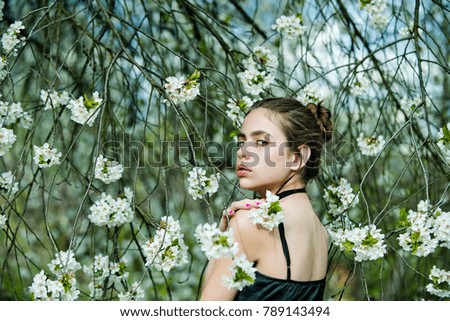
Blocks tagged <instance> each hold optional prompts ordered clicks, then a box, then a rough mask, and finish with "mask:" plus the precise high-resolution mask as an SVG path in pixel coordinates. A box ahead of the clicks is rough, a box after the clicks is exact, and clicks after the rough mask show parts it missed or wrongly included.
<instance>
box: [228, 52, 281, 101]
mask: <svg viewBox="0 0 450 321" xmlns="http://www.w3.org/2000/svg"><path fill="white" fill-rule="evenodd" d="M242 63H243V65H244V66H245V67H246V69H245V70H244V71H243V72H240V73H238V74H237V76H238V78H239V80H240V81H241V82H242V84H243V86H244V90H245V92H247V93H248V94H251V95H255V96H256V95H259V94H260V93H261V92H262V91H263V90H264V89H266V88H268V87H269V86H270V84H271V83H272V82H273V81H274V80H275V77H274V76H273V74H272V73H271V72H269V71H268V70H267V68H276V67H277V65H278V60H277V57H276V56H275V55H274V54H272V52H271V51H270V50H269V49H267V48H264V47H262V46H257V47H255V48H254V49H253V54H252V56H251V57H249V58H246V59H244V60H243V62H242Z"/></svg>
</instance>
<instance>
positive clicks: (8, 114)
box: [0, 101, 33, 129]
mask: <svg viewBox="0 0 450 321" xmlns="http://www.w3.org/2000/svg"><path fill="white" fill-rule="evenodd" d="M18 120H20V122H19V126H20V127H22V128H25V129H28V128H30V127H31V125H32V123H33V119H32V118H31V116H30V114H28V112H24V111H23V108H22V104H21V103H20V102H18V103H11V104H9V103H7V102H4V101H0V124H2V125H3V126H9V125H14V124H15V123H17V121H18Z"/></svg>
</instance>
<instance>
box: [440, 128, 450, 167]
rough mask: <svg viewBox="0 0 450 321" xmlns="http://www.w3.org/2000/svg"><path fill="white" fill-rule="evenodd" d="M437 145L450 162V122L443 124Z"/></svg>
mask: <svg viewBox="0 0 450 321" xmlns="http://www.w3.org/2000/svg"><path fill="white" fill-rule="evenodd" d="M437 146H438V147H439V149H440V150H441V153H442V155H443V156H444V159H445V161H446V162H447V163H450V123H448V124H447V125H444V126H442V128H441V129H439V132H438V134H437Z"/></svg>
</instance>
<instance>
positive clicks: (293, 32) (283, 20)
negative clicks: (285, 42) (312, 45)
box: [272, 15, 306, 39]
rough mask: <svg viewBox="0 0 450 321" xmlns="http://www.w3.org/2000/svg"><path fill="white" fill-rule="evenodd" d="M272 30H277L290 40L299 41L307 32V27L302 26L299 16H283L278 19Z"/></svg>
mask: <svg viewBox="0 0 450 321" xmlns="http://www.w3.org/2000/svg"><path fill="white" fill-rule="evenodd" d="M272 29H274V30H277V31H278V32H279V33H281V34H282V35H285V36H286V38H288V39H297V38H299V37H300V36H302V35H303V34H304V33H305V32H306V27H305V26H303V25H302V20H301V17H300V16H299V15H297V16H281V17H279V18H277V20H276V21H275V24H273V25H272Z"/></svg>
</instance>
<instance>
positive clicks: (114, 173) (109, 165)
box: [94, 155, 123, 184]
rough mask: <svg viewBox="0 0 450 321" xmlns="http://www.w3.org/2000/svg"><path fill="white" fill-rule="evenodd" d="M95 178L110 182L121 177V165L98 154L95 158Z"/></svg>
mask: <svg viewBox="0 0 450 321" xmlns="http://www.w3.org/2000/svg"><path fill="white" fill-rule="evenodd" d="M94 172H95V173H94V175H95V178H97V179H99V180H101V181H103V182H104V183H106V184H110V183H112V182H115V181H117V180H119V179H121V178H122V173H123V166H122V164H119V163H118V162H116V161H112V160H108V159H107V158H106V157H103V155H99V156H98V157H97V159H96V160H95V169H94Z"/></svg>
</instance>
